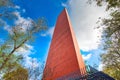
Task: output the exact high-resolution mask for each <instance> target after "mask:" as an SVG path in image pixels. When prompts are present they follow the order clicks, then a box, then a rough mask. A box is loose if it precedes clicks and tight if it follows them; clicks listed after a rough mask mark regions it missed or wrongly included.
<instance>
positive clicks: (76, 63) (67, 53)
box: [43, 9, 86, 80]
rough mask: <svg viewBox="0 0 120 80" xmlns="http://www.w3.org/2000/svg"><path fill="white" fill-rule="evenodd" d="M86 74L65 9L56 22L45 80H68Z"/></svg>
mask: <svg viewBox="0 0 120 80" xmlns="http://www.w3.org/2000/svg"><path fill="white" fill-rule="evenodd" d="M85 73H86V70H85V65H84V61H83V59H82V56H81V54H80V49H79V47H78V44H77V41H76V38H75V35H74V32H73V29H72V26H71V22H70V19H69V16H68V13H67V10H66V9H64V10H63V11H62V12H61V14H60V15H59V16H58V19H57V22H56V26H55V30H54V34H53V37H52V42H51V45H50V49H49V53H48V57H47V61H46V65H45V69H44V74H43V78H44V80H59V79H61V80H64V79H67V80H68V79H71V78H77V77H80V76H82V75H84V74H85Z"/></svg>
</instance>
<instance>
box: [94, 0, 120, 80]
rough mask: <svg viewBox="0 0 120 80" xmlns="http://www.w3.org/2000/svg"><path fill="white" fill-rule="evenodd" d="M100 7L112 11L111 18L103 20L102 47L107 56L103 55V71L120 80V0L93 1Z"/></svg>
mask: <svg viewBox="0 0 120 80" xmlns="http://www.w3.org/2000/svg"><path fill="white" fill-rule="evenodd" d="M92 1H95V2H96V3H97V5H98V6H102V5H103V4H105V5H106V10H109V11H110V14H109V16H110V17H109V18H104V19H101V20H102V25H104V27H103V34H102V41H103V44H102V46H103V47H104V50H105V54H102V55H101V60H102V63H103V64H104V67H103V71H104V72H105V73H107V74H109V75H110V76H112V77H113V78H115V79H116V80H120V76H119V75H120V0H92Z"/></svg>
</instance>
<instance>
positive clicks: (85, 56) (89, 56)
mask: <svg viewBox="0 0 120 80" xmlns="http://www.w3.org/2000/svg"><path fill="white" fill-rule="evenodd" d="M91 56H92V54H88V55H82V57H83V59H84V60H89V59H90V58H91Z"/></svg>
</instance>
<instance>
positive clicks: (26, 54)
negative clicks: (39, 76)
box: [16, 44, 39, 67]
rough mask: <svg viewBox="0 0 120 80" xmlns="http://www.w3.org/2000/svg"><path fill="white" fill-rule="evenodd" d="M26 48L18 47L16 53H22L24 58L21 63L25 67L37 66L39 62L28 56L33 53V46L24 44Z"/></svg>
mask: <svg viewBox="0 0 120 80" xmlns="http://www.w3.org/2000/svg"><path fill="white" fill-rule="evenodd" d="M25 46H26V47H27V48H24V47H20V48H19V49H18V50H17V52H16V54H18V55H22V56H23V58H24V62H23V65H24V66H25V67H37V66H38V64H39V62H38V60H37V59H36V58H32V57H30V55H31V54H34V53H35V50H34V47H33V46H31V45H28V44H25Z"/></svg>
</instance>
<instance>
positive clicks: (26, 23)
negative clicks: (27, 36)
mask: <svg viewBox="0 0 120 80" xmlns="http://www.w3.org/2000/svg"><path fill="white" fill-rule="evenodd" d="M13 14H15V15H16V16H17V18H18V19H17V20H16V21H15V24H16V25H21V27H22V30H23V31H24V32H25V31H26V30H27V28H28V27H31V24H32V19H31V18H29V17H27V18H24V17H22V16H21V15H20V12H18V11H16V12H13Z"/></svg>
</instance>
